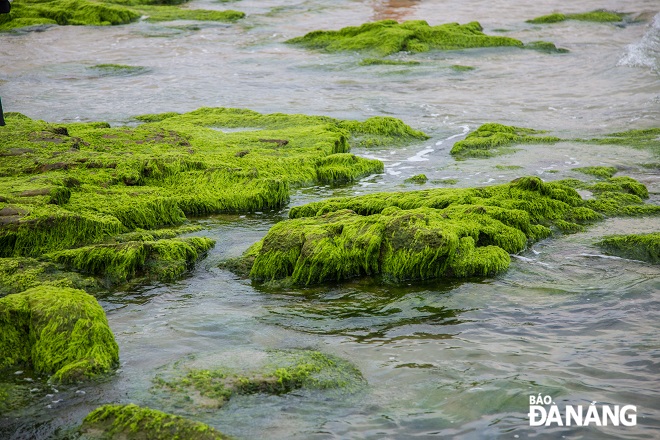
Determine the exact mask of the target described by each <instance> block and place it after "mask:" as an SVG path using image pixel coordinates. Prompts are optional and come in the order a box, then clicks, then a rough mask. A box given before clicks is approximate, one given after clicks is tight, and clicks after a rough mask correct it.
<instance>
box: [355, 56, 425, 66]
mask: <svg viewBox="0 0 660 440" xmlns="http://www.w3.org/2000/svg"><path fill="white" fill-rule="evenodd" d="M359 64H360V66H417V65H419V64H421V63H420V62H419V61H404V60H389V59H381V58H365V59H363V60H361V61H360V63H359Z"/></svg>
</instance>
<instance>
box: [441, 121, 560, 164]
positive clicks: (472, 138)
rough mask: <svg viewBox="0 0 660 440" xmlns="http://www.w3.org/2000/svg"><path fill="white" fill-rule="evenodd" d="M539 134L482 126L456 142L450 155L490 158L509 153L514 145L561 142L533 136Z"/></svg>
mask: <svg viewBox="0 0 660 440" xmlns="http://www.w3.org/2000/svg"><path fill="white" fill-rule="evenodd" d="M540 133H544V132H543V131H540V130H532V129H531V128H521V127H513V126H508V125H502V124H496V123H488V124H483V125H482V126H480V127H479V128H477V129H476V130H475V131H473V132H471V133H470V134H468V135H467V137H466V138H465V139H464V140H462V141H458V142H456V143H455V144H454V146H453V147H452V149H451V154H452V156H454V157H456V158H457V159H465V158H468V157H474V158H479V157H492V156H495V155H499V154H505V153H507V152H510V151H511V149H510V147H511V146H512V145H514V144H535V143H538V144H541V143H554V142H559V141H560V140H561V139H559V138H557V137H554V136H533V135H536V134H540Z"/></svg>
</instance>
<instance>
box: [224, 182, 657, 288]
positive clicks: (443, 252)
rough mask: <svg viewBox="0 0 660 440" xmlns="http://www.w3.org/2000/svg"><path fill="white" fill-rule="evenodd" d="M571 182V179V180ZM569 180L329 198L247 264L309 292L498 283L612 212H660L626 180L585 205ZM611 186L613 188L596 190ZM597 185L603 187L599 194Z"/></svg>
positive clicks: (259, 248)
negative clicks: (355, 285) (361, 283)
mask: <svg viewBox="0 0 660 440" xmlns="http://www.w3.org/2000/svg"><path fill="white" fill-rule="evenodd" d="M569 183H570V182H569ZM569 183H566V182H543V181H541V179H539V178H538V177H523V178H519V179H516V180H514V181H512V182H511V183H509V184H505V185H496V186H490V187H483V188H460V189H432V190H424V191H412V192H404V193H380V194H372V195H366V196H360V197H350V198H338V199H329V200H325V201H322V202H316V203H310V204H308V205H303V206H296V207H293V208H292V209H291V210H290V212H289V217H290V219H289V220H286V221H283V222H280V223H278V224H276V225H274V226H273V227H272V228H271V229H270V230H269V232H268V233H267V234H266V236H265V237H264V238H263V239H262V240H261V241H259V242H257V243H255V244H254V245H253V246H252V247H250V248H249V249H248V250H247V251H246V252H245V253H244V255H243V257H242V258H241V259H240V260H239V261H234V262H231V263H230V264H229V265H228V266H227V267H229V268H234V269H238V270H239V271H240V270H242V271H243V273H245V272H246V271H247V269H248V268H249V277H250V278H251V279H252V280H253V281H257V282H272V281H276V280H284V282H285V284H287V283H288V284H294V285H310V284H317V283H322V282H329V281H341V280H346V279H350V278H355V277H362V276H376V277H379V278H380V279H382V280H383V281H386V282H390V281H394V282H400V281H403V280H425V279H434V278H444V277H457V278H464V277H472V276H490V275H496V274H498V273H501V272H503V271H505V270H506V269H507V268H508V266H509V263H510V257H509V254H515V253H517V252H520V251H522V250H524V249H525V248H526V247H527V245H528V244H529V243H533V242H535V241H538V240H540V239H543V238H546V237H549V236H550V235H552V233H553V230H556V231H559V232H562V233H573V232H578V231H581V230H583V228H584V226H585V225H588V224H590V223H592V222H594V221H598V220H601V219H602V218H603V214H606V215H644V214H656V213H658V212H660V206H656V205H646V204H644V203H643V201H642V199H641V197H643V196H644V195H645V191H646V188H645V187H644V185H642V184H640V183H639V182H637V181H635V180H634V179H630V178H628V177H618V178H611V179H609V180H608V181H607V182H599V183H597V184H595V185H593V186H591V188H592V190H593V191H594V192H595V195H596V197H595V199H593V200H587V201H585V200H583V199H582V198H581V197H580V196H579V195H578V193H577V192H576V191H575V189H574V188H573V186H572V185H570V184H569ZM600 183H606V184H607V185H608V186H607V187H606V188H599V187H598V186H597V185H599V184H600ZM594 187H595V188H594Z"/></svg>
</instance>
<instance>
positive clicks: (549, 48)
mask: <svg viewBox="0 0 660 440" xmlns="http://www.w3.org/2000/svg"><path fill="white" fill-rule="evenodd" d="M525 49H532V50H538V51H539V52H546V53H568V52H570V51H569V50H568V49H563V48H561V47H557V46H555V44H554V43H551V42H549V41H532V42H529V43H527V44H525Z"/></svg>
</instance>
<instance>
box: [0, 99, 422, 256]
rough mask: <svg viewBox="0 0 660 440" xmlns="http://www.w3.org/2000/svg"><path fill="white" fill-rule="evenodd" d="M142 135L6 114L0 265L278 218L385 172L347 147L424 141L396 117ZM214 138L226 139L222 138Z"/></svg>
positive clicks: (145, 129) (189, 125)
mask: <svg viewBox="0 0 660 440" xmlns="http://www.w3.org/2000/svg"><path fill="white" fill-rule="evenodd" d="M139 119H140V120H142V121H145V123H144V124H142V125H140V126H138V127H134V128H129V127H117V128H110V127H109V126H108V125H107V124H105V123H87V124H58V125H53V124H49V123H47V122H44V121H35V120H32V119H29V118H27V117H25V116H23V115H20V114H16V113H7V115H6V121H7V126H6V127H4V129H3V130H2V131H0V155H1V156H3V158H2V161H0V196H2V198H1V199H0V200H2V202H0V257H16V256H32V257H36V256H40V255H41V254H43V253H45V252H51V251H58V250H64V249H70V248H76V247H80V246H84V245H89V244H98V243H102V242H107V241H108V239H109V238H111V237H115V236H117V235H119V234H122V233H127V232H130V231H132V230H137V229H144V230H151V229H155V228H160V227H163V226H171V225H178V224H181V223H182V222H183V221H185V219H186V215H203V214H211V213H220V212H251V211H263V210H267V209H276V208H279V207H281V206H283V205H284V204H285V203H287V202H288V199H289V191H290V189H291V188H296V187H301V186H304V185H315V184H341V183H345V182H351V181H354V180H356V179H359V178H361V177H364V176H366V175H369V174H372V173H378V172H382V170H383V164H382V163H381V162H379V161H376V160H370V159H364V158H361V157H358V156H354V155H351V154H349V150H350V147H351V145H359V146H371V145H383V144H388V145H403V144H406V143H410V142H414V141H418V140H420V139H426V136H425V135H424V134H423V133H421V132H419V131H416V130H413V129H411V128H410V127H408V126H407V125H405V124H404V123H402V122H401V121H399V120H397V119H394V118H384V117H375V118H370V119H368V120H366V121H364V122H358V121H345V120H338V119H333V118H328V117H323V116H305V115H286V114H281V113H275V114H271V115H265V114H260V113H256V112H252V111H249V110H241V109H225V108H204V109H199V110H196V111H194V112H190V113H187V114H183V115H180V114H176V113H165V114H160V115H145V116H143V117H140V118H139ZM222 130H225V131H224V132H223V131H222Z"/></svg>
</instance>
